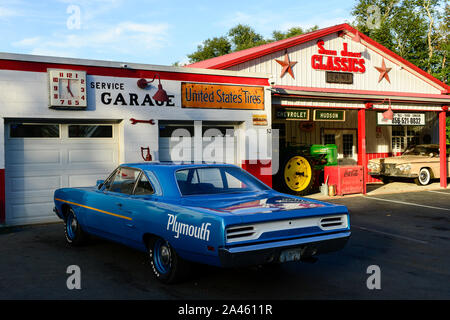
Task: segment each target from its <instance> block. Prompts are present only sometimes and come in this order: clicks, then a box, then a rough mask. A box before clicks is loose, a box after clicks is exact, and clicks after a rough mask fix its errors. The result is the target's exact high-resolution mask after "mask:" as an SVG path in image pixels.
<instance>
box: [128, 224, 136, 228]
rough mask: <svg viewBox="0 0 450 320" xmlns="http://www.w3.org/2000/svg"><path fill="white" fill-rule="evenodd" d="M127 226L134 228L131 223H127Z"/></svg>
mask: <svg viewBox="0 0 450 320" xmlns="http://www.w3.org/2000/svg"><path fill="white" fill-rule="evenodd" d="M127 227H130V228H136V227H135V226H134V224H133V223H127Z"/></svg>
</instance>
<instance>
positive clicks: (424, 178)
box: [415, 168, 432, 186]
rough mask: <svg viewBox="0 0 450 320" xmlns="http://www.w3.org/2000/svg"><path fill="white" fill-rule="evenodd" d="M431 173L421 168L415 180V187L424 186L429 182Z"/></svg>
mask: <svg viewBox="0 0 450 320" xmlns="http://www.w3.org/2000/svg"><path fill="white" fill-rule="evenodd" d="M431 178H432V177H431V172H430V169H428V168H422V169H420V171H419V176H418V177H417V178H416V179H415V182H416V184H417V185H420V186H426V185H427V184H429V183H430V181H431Z"/></svg>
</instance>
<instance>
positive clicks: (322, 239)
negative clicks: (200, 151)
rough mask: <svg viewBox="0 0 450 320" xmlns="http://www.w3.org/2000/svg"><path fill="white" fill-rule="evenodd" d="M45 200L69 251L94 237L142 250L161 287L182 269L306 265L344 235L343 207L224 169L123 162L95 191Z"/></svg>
mask: <svg viewBox="0 0 450 320" xmlns="http://www.w3.org/2000/svg"><path fill="white" fill-rule="evenodd" d="M54 201H55V209H54V210H55V213H56V214H57V215H58V216H59V217H60V218H61V219H62V220H64V230H65V238H66V241H67V242H68V243H69V244H71V245H74V246H76V245H80V244H83V243H84V242H85V241H86V239H87V237H88V236H89V235H95V236H99V237H102V238H106V239H108V240H112V241H116V242H120V243H122V244H125V245H127V246H129V247H132V248H135V249H138V250H141V251H144V252H147V254H148V256H149V262H150V264H151V266H152V268H151V269H152V271H153V274H154V275H155V276H156V278H157V279H159V280H161V281H162V282H165V283H171V282H175V281H177V280H178V279H180V278H181V277H182V276H183V275H185V274H186V272H187V270H189V268H188V267H189V266H191V263H190V262H197V263H203V264H209V265H213V266H221V267H233V266H249V265H260V264H270V263H280V262H289V261H297V260H300V261H307V260H310V259H315V258H314V257H315V256H316V255H318V254H321V253H326V252H331V251H336V250H339V249H341V248H343V247H344V246H345V244H346V242H347V240H348V238H349V236H350V221H349V213H348V210H347V208H346V207H345V206H342V205H334V204H330V203H325V202H320V201H316V200H312V199H305V198H300V197H295V196H291V195H285V194H282V193H279V192H277V191H275V190H273V189H271V188H269V187H268V186H267V185H265V184H263V183H262V182H261V181H259V180H258V179H256V178H255V177H254V176H252V175H251V174H249V173H247V172H246V171H244V170H242V169H241V168H239V167H237V166H234V165H228V164H204V163H203V164H174V163H158V162H147V163H135V164H123V165H121V166H119V167H118V168H117V169H116V170H114V171H113V172H112V173H111V175H110V176H109V177H108V178H107V179H106V180H99V181H98V182H97V186H95V187H85V188H62V189H58V190H56V191H55V195H54Z"/></svg>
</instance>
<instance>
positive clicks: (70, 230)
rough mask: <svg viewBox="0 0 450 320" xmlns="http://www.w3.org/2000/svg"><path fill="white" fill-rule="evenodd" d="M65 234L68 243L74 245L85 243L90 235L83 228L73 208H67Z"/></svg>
mask: <svg viewBox="0 0 450 320" xmlns="http://www.w3.org/2000/svg"><path fill="white" fill-rule="evenodd" d="M64 235H65V238H66V241H67V243H69V244H70V245H73V246H78V245H82V244H84V243H85V242H86V240H87V237H88V235H87V234H86V233H85V232H84V231H83V229H81V225H80V223H79V222H78V219H77V216H76V214H75V212H74V211H73V209H72V208H69V209H68V210H67V214H66V219H65V221H64Z"/></svg>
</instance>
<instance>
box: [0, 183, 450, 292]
mask: <svg viewBox="0 0 450 320" xmlns="http://www.w3.org/2000/svg"><path fill="white" fill-rule="evenodd" d="M330 202H334V203H339V204H344V205H347V207H348V208H349V211H350V219H351V228H352V236H351V238H350V240H349V242H348V244H347V246H346V247H345V248H344V249H343V250H341V251H339V252H335V253H330V254H326V255H322V256H320V257H319V260H318V261H317V262H316V263H312V264H311V263H297V262H292V263H287V264H283V265H280V266H279V267H251V268H240V269H221V268H215V267H209V266H197V267H196V270H195V272H194V273H193V275H192V277H191V278H189V279H188V280H186V281H185V282H183V283H180V284H175V285H164V284H161V283H159V282H158V281H156V280H155V279H153V277H152V275H151V272H150V264H149V262H148V261H147V256H146V254H144V253H141V252H138V251H134V250H132V249H129V248H127V247H125V246H123V245H120V244H116V243H112V242H108V241H105V240H102V239H97V238H95V239H92V240H91V241H90V243H89V244H88V245H86V246H83V247H79V248H71V247H69V246H68V245H67V244H66V243H65V240H64V235H63V224H62V223H54V224H47V225H35V226H26V227H11V228H0V255H1V259H0V299H151V300H178V299H190V300H192V299H194V300H196V299H206V300H209V299H215V300H222V299H226V300H228V299H232V300H240V299H245V300H248V299H251V300H253V299H264V300H265V299H275V300H278V299H281V300H297V299H301V300H304V299H450V255H449V254H448V253H449V252H450V232H449V231H450V190H444V189H441V190H438V191H423V192H410V193H402V194H384V195H377V196H352V197H348V198H346V197H343V198H339V199H333V200H330ZM73 265H75V266H77V267H79V271H80V278H79V285H80V286H79V289H77V288H75V289H69V288H68V286H67V282H68V280H69V282H70V277H71V275H72V273H71V272H70V270H71V269H69V273H68V268H69V266H73ZM375 276H376V278H375Z"/></svg>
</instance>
